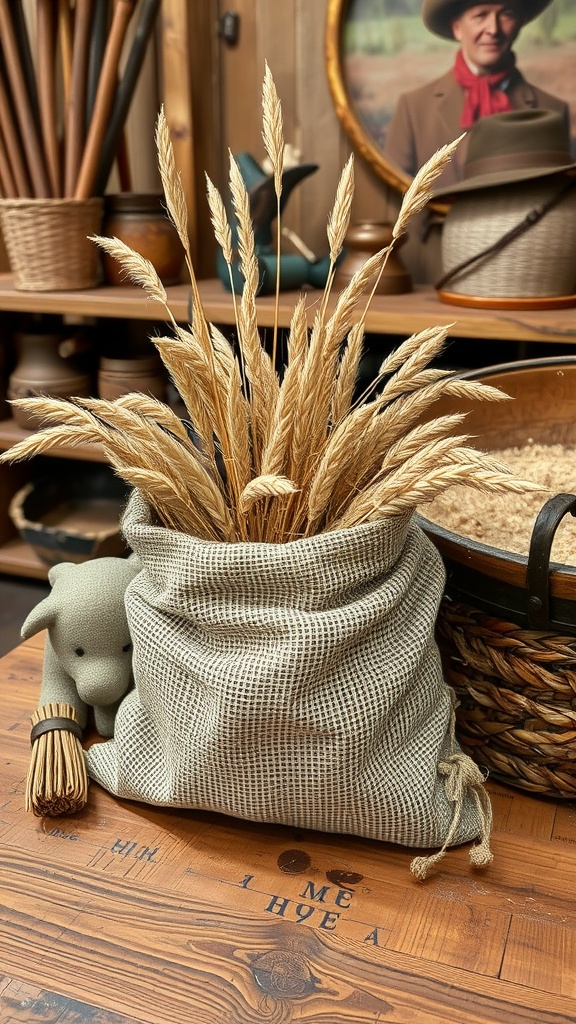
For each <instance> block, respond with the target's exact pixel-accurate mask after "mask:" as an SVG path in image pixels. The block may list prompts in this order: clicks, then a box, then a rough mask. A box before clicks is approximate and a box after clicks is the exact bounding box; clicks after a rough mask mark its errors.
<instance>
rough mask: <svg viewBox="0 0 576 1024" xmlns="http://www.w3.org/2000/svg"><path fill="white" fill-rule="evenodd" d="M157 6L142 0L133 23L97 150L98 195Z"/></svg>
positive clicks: (115, 147) (117, 141)
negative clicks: (108, 116) (104, 130)
mask: <svg viewBox="0 0 576 1024" xmlns="http://www.w3.org/2000/svg"><path fill="white" fill-rule="evenodd" d="M159 9H160V0H142V4H141V7H140V13H139V16H138V24H137V26H136V31H135V32H134V37H133V39H132V44H131V46H130V51H129V53H128V57H127V59H126V64H125V66H124V73H123V75H122V80H121V82H120V84H119V86H118V89H117V92H116V96H115V99H114V106H113V108H112V113H111V115H110V119H109V121H108V126H107V128H106V134H105V135H104V142H103V144H102V149H101V151H100V156H99V162H98V174H97V178H96V193H97V194H98V195H99V194H100V193H101V192H104V190H105V188H106V183H107V181H108V178H109V176H110V171H111V170H112V165H113V163H114V160H115V158H116V156H117V150H118V146H119V144H120V140H121V137H122V131H123V129H124V124H125V121H126V117H127V116H128V111H129V109H130V104H131V102H132V97H133V96H134V90H135V89H136V85H137V83H138V76H139V74H140V71H141V70H142V64H143V63H144V57H145V56H146V47H147V45H148V40H149V38H150V36H151V34H152V30H153V28H154V24H155V21H156V17H157V15H158V11H159Z"/></svg>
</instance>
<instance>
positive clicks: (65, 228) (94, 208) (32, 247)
mask: <svg viewBox="0 0 576 1024" xmlns="http://www.w3.org/2000/svg"><path fill="white" fill-rule="evenodd" d="M102 211H103V200H102V199H101V198H99V197H96V198H93V199H85V200H76V199H2V200H0V225H1V227H2V232H3V236H4V242H5V245H6V250H7V253H8V259H9V262H10V268H11V270H12V273H13V275H14V287H15V288H17V289H18V290H19V291H39V292H42V291H43V292H47V291H72V290H77V289H79V288H93V287H95V286H96V285H97V284H99V282H100V280H101V263H100V254H99V251H98V249H97V247H96V245H95V244H94V243H93V242H90V241H89V238H88V236H89V235H94V234H98V233H99V231H100V226H101V223H102Z"/></svg>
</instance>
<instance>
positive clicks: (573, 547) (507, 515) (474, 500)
mask: <svg viewBox="0 0 576 1024" xmlns="http://www.w3.org/2000/svg"><path fill="white" fill-rule="evenodd" d="M491 454H493V455H494V457H495V458H497V459H498V460H499V461H501V462H502V463H504V465H506V466H508V467H509V469H510V470H511V471H512V473H513V474H514V476H517V477H521V478H522V479H524V480H531V481H533V482H534V483H539V484H541V485H542V486H543V487H544V488H546V490H545V491H543V492H541V493H532V494H488V493H485V492H483V491H477V490H475V489H473V488H471V487H466V486H465V485H462V484H459V485H457V486H455V487H450V488H449V489H448V490H447V491H445V492H444V493H443V494H440V495H438V497H437V498H435V499H434V501H432V502H431V503H430V504H428V505H422V506H421V507H420V509H419V512H420V514H421V515H422V516H424V517H425V518H426V519H429V520H430V521H431V522H433V523H436V524H437V525H438V526H442V527H444V529H446V530H451V531H452V532H453V533H458V534H460V535H462V536H464V537H469V538H470V539H471V540H475V541H478V542H480V543H481V544H487V545H488V546H490V547H495V548H500V549H501V550H504V551H511V552H514V553H515V554H518V555H527V554H528V550H529V547H530V538H531V536H532V529H533V527H534V522H535V520H536V516H537V515H538V512H539V511H540V509H541V508H542V506H543V505H544V503H545V502H546V501H547V500H548V498H551V497H552V496H553V495H555V494H560V493H567V494H576V449H575V448H573V447H567V446H565V445H561V444H550V445H545V444H535V443H534V442H532V441H530V440H529V441H528V442H527V443H526V445H523V446H521V447H515V448H502V449H499V450H498V451H494V452H492V453H491ZM551 559H552V561H554V562H560V563H561V564H563V565H576V521H575V520H574V519H573V517H572V516H570V515H568V516H565V517H564V519H563V520H562V522H561V524H560V526H559V527H558V530H557V532H556V536H555V538H554V543H553V545H552V554H551Z"/></svg>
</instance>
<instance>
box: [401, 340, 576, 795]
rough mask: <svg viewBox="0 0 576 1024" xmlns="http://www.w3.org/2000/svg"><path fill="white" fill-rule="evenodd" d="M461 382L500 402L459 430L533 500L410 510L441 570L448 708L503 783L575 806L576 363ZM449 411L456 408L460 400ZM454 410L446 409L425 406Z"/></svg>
mask: <svg viewBox="0 0 576 1024" xmlns="http://www.w3.org/2000/svg"><path fill="white" fill-rule="evenodd" d="M462 376H463V377H466V378H469V379H470V378H473V379H480V380H482V381H483V382H484V383H487V384H490V385H492V386H494V387H498V388H501V389H502V390H503V391H505V392H506V393H507V394H508V395H510V396H511V401H509V402H502V403H499V404H498V406H497V408H494V407H492V408H490V409H489V408H487V407H486V406H484V407H483V406H481V405H477V406H476V408H474V409H472V407H470V410H469V412H468V415H467V416H466V421H465V422H466V429H467V431H469V433H470V434H471V435H474V441H473V444H474V446H475V447H476V448H478V449H479V450H482V451H490V453H491V454H492V455H493V457H495V458H496V459H497V460H501V461H502V462H503V463H504V464H505V465H507V466H508V467H509V468H510V469H511V470H512V471H513V472H514V474H517V475H519V476H521V477H522V478H523V479H526V480H531V481H533V482H535V483H538V484H540V485H541V487H542V491H541V492H540V493H530V494H523V495H512V494H507V495H501V494H496V493H493V494H492V493H488V492H486V491H483V492H474V493H473V494H471V493H469V492H468V493H464V492H465V491H466V489H465V488H462V487H460V486H459V485H455V486H454V487H451V488H449V489H448V490H446V491H445V492H443V494H442V495H438V496H437V497H436V498H435V499H434V501H432V502H431V503H429V504H427V505H422V506H421V507H420V509H419V515H418V520H419V523H420V525H421V526H422V527H423V529H424V530H425V531H426V533H427V535H428V536H429V538H430V539H431V540H432V542H433V543H434V544H435V545H436V547H437V548H438V549H439V551H440V553H441V554H442V557H443V560H444V564H445V567H446V589H445V597H444V600H443V602H442V605H441V608H440V611H439V615H438V625H437V633H438V641H439V645H440V650H441V655H442V662H443V667H444V672H445V675H446V678H447V680H448V682H449V683H450V684H451V685H452V686H453V687H454V690H455V692H456V696H457V698H458V702H459V705H458V709H457V722H458V735H459V740H460V742H461V744H462V746H463V748H464V749H465V750H466V751H467V753H469V754H470V755H471V756H472V757H474V759H475V760H476V761H477V763H479V764H481V765H482V766H483V767H484V768H485V769H486V771H487V772H490V773H491V774H492V775H493V776H494V777H496V778H498V779H500V780H501V781H503V782H505V783H508V784H510V785H513V786H515V787H518V788H521V789H525V790H529V791H530V792H534V793H538V794H541V795H544V796H552V795H553V796H555V797H558V796H563V797H567V798H570V799H573V798H574V797H575V796H576V518H575V517H576V357H557V358H556V357H554V358H548V359H539V360H527V361H519V362H517V363H509V364H502V365H499V366H493V367H488V368H486V369H484V370H479V371H472V372H470V373H466V374H463V375H462ZM440 405H441V406H442V408H441V409H440ZM458 410H459V411H466V404H465V403H462V402H461V401H459V402H458ZM453 412H455V408H452V407H451V403H450V402H447V401H446V400H444V399H443V400H442V402H441V403H436V404H435V406H434V409H433V414H434V415H440V414H446V415H450V414H451V413H453ZM457 429H458V427H457V426H456V427H455V431H456V430H457Z"/></svg>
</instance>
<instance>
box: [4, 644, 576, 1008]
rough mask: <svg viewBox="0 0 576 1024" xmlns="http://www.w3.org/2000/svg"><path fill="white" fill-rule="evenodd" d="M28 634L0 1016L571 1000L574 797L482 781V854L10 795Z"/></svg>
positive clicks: (35, 667) (32, 658)
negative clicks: (422, 862)
mask: <svg viewBox="0 0 576 1024" xmlns="http://www.w3.org/2000/svg"><path fill="white" fill-rule="evenodd" d="M42 648H43V637H42V636H38V637H34V638H32V640H29V641H28V642H26V643H25V644H23V645H22V646H20V647H18V648H16V649H15V650H14V651H12V652H11V653H10V654H8V655H6V656H5V657H4V658H3V659H2V660H1V661H0V668H1V676H0V679H1V683H0V685H1V687H2V700H1V709H2V722H1V729H2V760H3V771H2V787H3V789H2V796H1V800H0V806H1V808H2V810H1V814H0V823H1V825H0V828H1V848H0V858H1V867H0V888H1V902H2V907H3V909H2V912H1V914H0V918H1V924H0V931H1V941H0V1020H1V1021H3V1022H4V1021H5V1022H7V1024H8V1022H10V1024H24V1022H25V1024H29V1022H31V1021H36V1022H38V1024H56V1022H58V1024H81V1022H82V1024H134V1022H136V1021H140V1022H146V1024H261V1022H269V1024H284V1022H300V1024H500V1022H502V1024H561V1022H574V1021H575V1020H576V1002H575V997H576V886H575V884H574V883H575V880H576V809H575V808H574V805H573V804H572V803H562V802H556V801H554V800H545V799H540V798H535V797H530V796H527V795H524V794H522V793H520V792H518V791H516V790H514V789H511V788H505V787H504V786H500V785H497V784H495V783H493V782H491V783H489V790H490V793H491V797H492V802H493V808H494V815H495V831H494V837H493V851H494V862H493V864H492V865H491V866H490V867H489V868H488V869H487V870H486V871H483V872H475V871H473V870H472V869H470V867H469V862H468V857H467V848H466V847H463V848H458V849H456V850H452V851H450V852H449V853H448V854H447V856H446V857H445V859H444V860H443V861H442V862H441V864H440V865H439V866H438V868H437V869H436V872H435V873H434V874H433V875H432V876H431V877H430V878H429V879H428V880H427V881H426V882H424V883H420V882H417V881H415V880H414V878H413V877H412V875H411V874H410V872H409V864H410V860H411V859H412V856H413V851H409V850H406V849H402V848H398V847H393V846H390V845H387V844H381V843H378V842H370V841H366V840H360V839H356V838H350V837H340V836H327V835H323V834H319V833H313V832H298V831H297V830H295V829H292V828H282V827H278V826H265V825H256V824H247V823H244V822H241V821H236V820H234V819H230V818H224V817H219V816H217V815H213V814H209V813H206V812H195V811H188V812H171V811H168V810H164V809H160V810H159V809H155V808H152V807H148V806H145V805H139V804H136V803H130V802H128V801H121V800H118V799H116V798H113V797H111V796H110V795H109V794H107V793H105V792H104V791H103V790H102V789H100V788H99V787H98V786H97V785H95V784H92V785H91V787H90V798H89V804H88V806H87V808H86V809H85V811H84V812H82V813H81V814H79V815H77V816H75V817H70V818H58V819H45V820H41V819H37V818H34V817H33V816H32V815H29V814H26V812H25V811H24V809H23V790H24V781H25V776H26V771H27V765H28V759H29V741H28V737H29V717H30V714H31V712H32V711H33V709H34V707H35V706H36V703H37V700H38V694H39V686H40V674H41V660H42Z"/></svg>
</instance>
